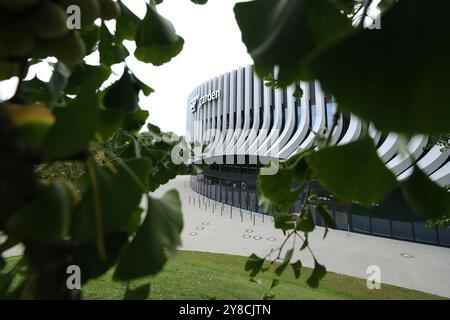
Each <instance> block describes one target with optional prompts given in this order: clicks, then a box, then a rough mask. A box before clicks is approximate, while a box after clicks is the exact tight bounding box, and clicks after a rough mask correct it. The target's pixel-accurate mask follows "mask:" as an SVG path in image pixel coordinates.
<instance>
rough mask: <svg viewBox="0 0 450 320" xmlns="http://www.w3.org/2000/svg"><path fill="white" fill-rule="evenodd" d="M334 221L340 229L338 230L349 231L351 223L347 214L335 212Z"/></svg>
mask: <svg viewBox="0 0 450 320" xmlns="http://www.w3.org/2000/svg"><path fill="white" fill-rule="evenodd" d="M328 212H330V211H328ZM334 221H335V222H336V226H337V227H338V229H340V230H348V227H349V221H348V214H347V212H343V211H334Z"/></svg>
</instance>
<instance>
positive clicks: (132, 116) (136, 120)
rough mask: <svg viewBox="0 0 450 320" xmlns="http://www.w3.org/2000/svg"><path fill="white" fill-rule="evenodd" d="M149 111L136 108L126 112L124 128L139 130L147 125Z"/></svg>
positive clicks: (133, 130) (132, 130)
mask: <svg viewBox="0 0 450 320" xmlns="http://www.w3.org/2000/svg"><path fill="white" fill-rule="evenodd" d="M147 118H148V111H147V110H141V109H136V110H133V111H131V112H127V113H126V114H125V120H124V123H123V129H124V130H127V131H131V132H135V131H139V130H141V128H142V127H143V126H144V125H145V122H146V121H147Z"/></svg>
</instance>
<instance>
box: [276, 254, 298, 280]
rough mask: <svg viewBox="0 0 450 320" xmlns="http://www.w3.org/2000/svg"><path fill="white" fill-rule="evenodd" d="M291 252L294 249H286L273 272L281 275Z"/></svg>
mask: <svg viewBox="0 0 450 320" xmlns="http://www.w3.org/2000/svg"><path fill="white" fill-rule="evenodd" d="M293 253H294V249H289V250H288V251H286V254H285V255H284V259H283V262H282V263H281V264H280V265H279V266H278V267H277V268H276V269H275V274H277V275H279V276H281V274H282V273H283V272H284V270H286V268H287V266H288V265H289V263H290V262H291V259H292V255H293Z"/></svg>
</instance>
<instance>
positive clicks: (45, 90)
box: [22, 77, 53, 105]
mask: <svg viewBox="0 0 450 320" xmlns="http://www.w3.org/2000/svg"><path fill="white" fill-rule="evenodd" d="M22 85H23V88H22V91H23V93H24V95H25V96H26V97H27V100H28V101H30V102H32V103H43V104H46V105H49V104H50V103H51V102H52V101H53V97H52V93H51V90H50V88H49V85H48V83H47V82H43V81H41V80H39V79H38V78H37V77H34V78H33V79H31V80H28V81H24V82H23V83H22Z"/></svg>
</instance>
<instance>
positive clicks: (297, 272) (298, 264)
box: [291, 260, 302, 279]
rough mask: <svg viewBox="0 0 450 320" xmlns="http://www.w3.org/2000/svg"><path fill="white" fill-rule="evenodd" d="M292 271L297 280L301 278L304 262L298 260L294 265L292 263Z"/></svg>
mask: <svg viewBox="0 0 450 320" xmlns="http://www.w3.org/2000/svg"><path fill="white" fill-rule="evenodd" d="M291 268H292V271H293V272H294V277H295V279H298V278H300V275H301V272H302V262H301V261H300V260H297V261H296V262H294V263H291Z"/></svg>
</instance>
